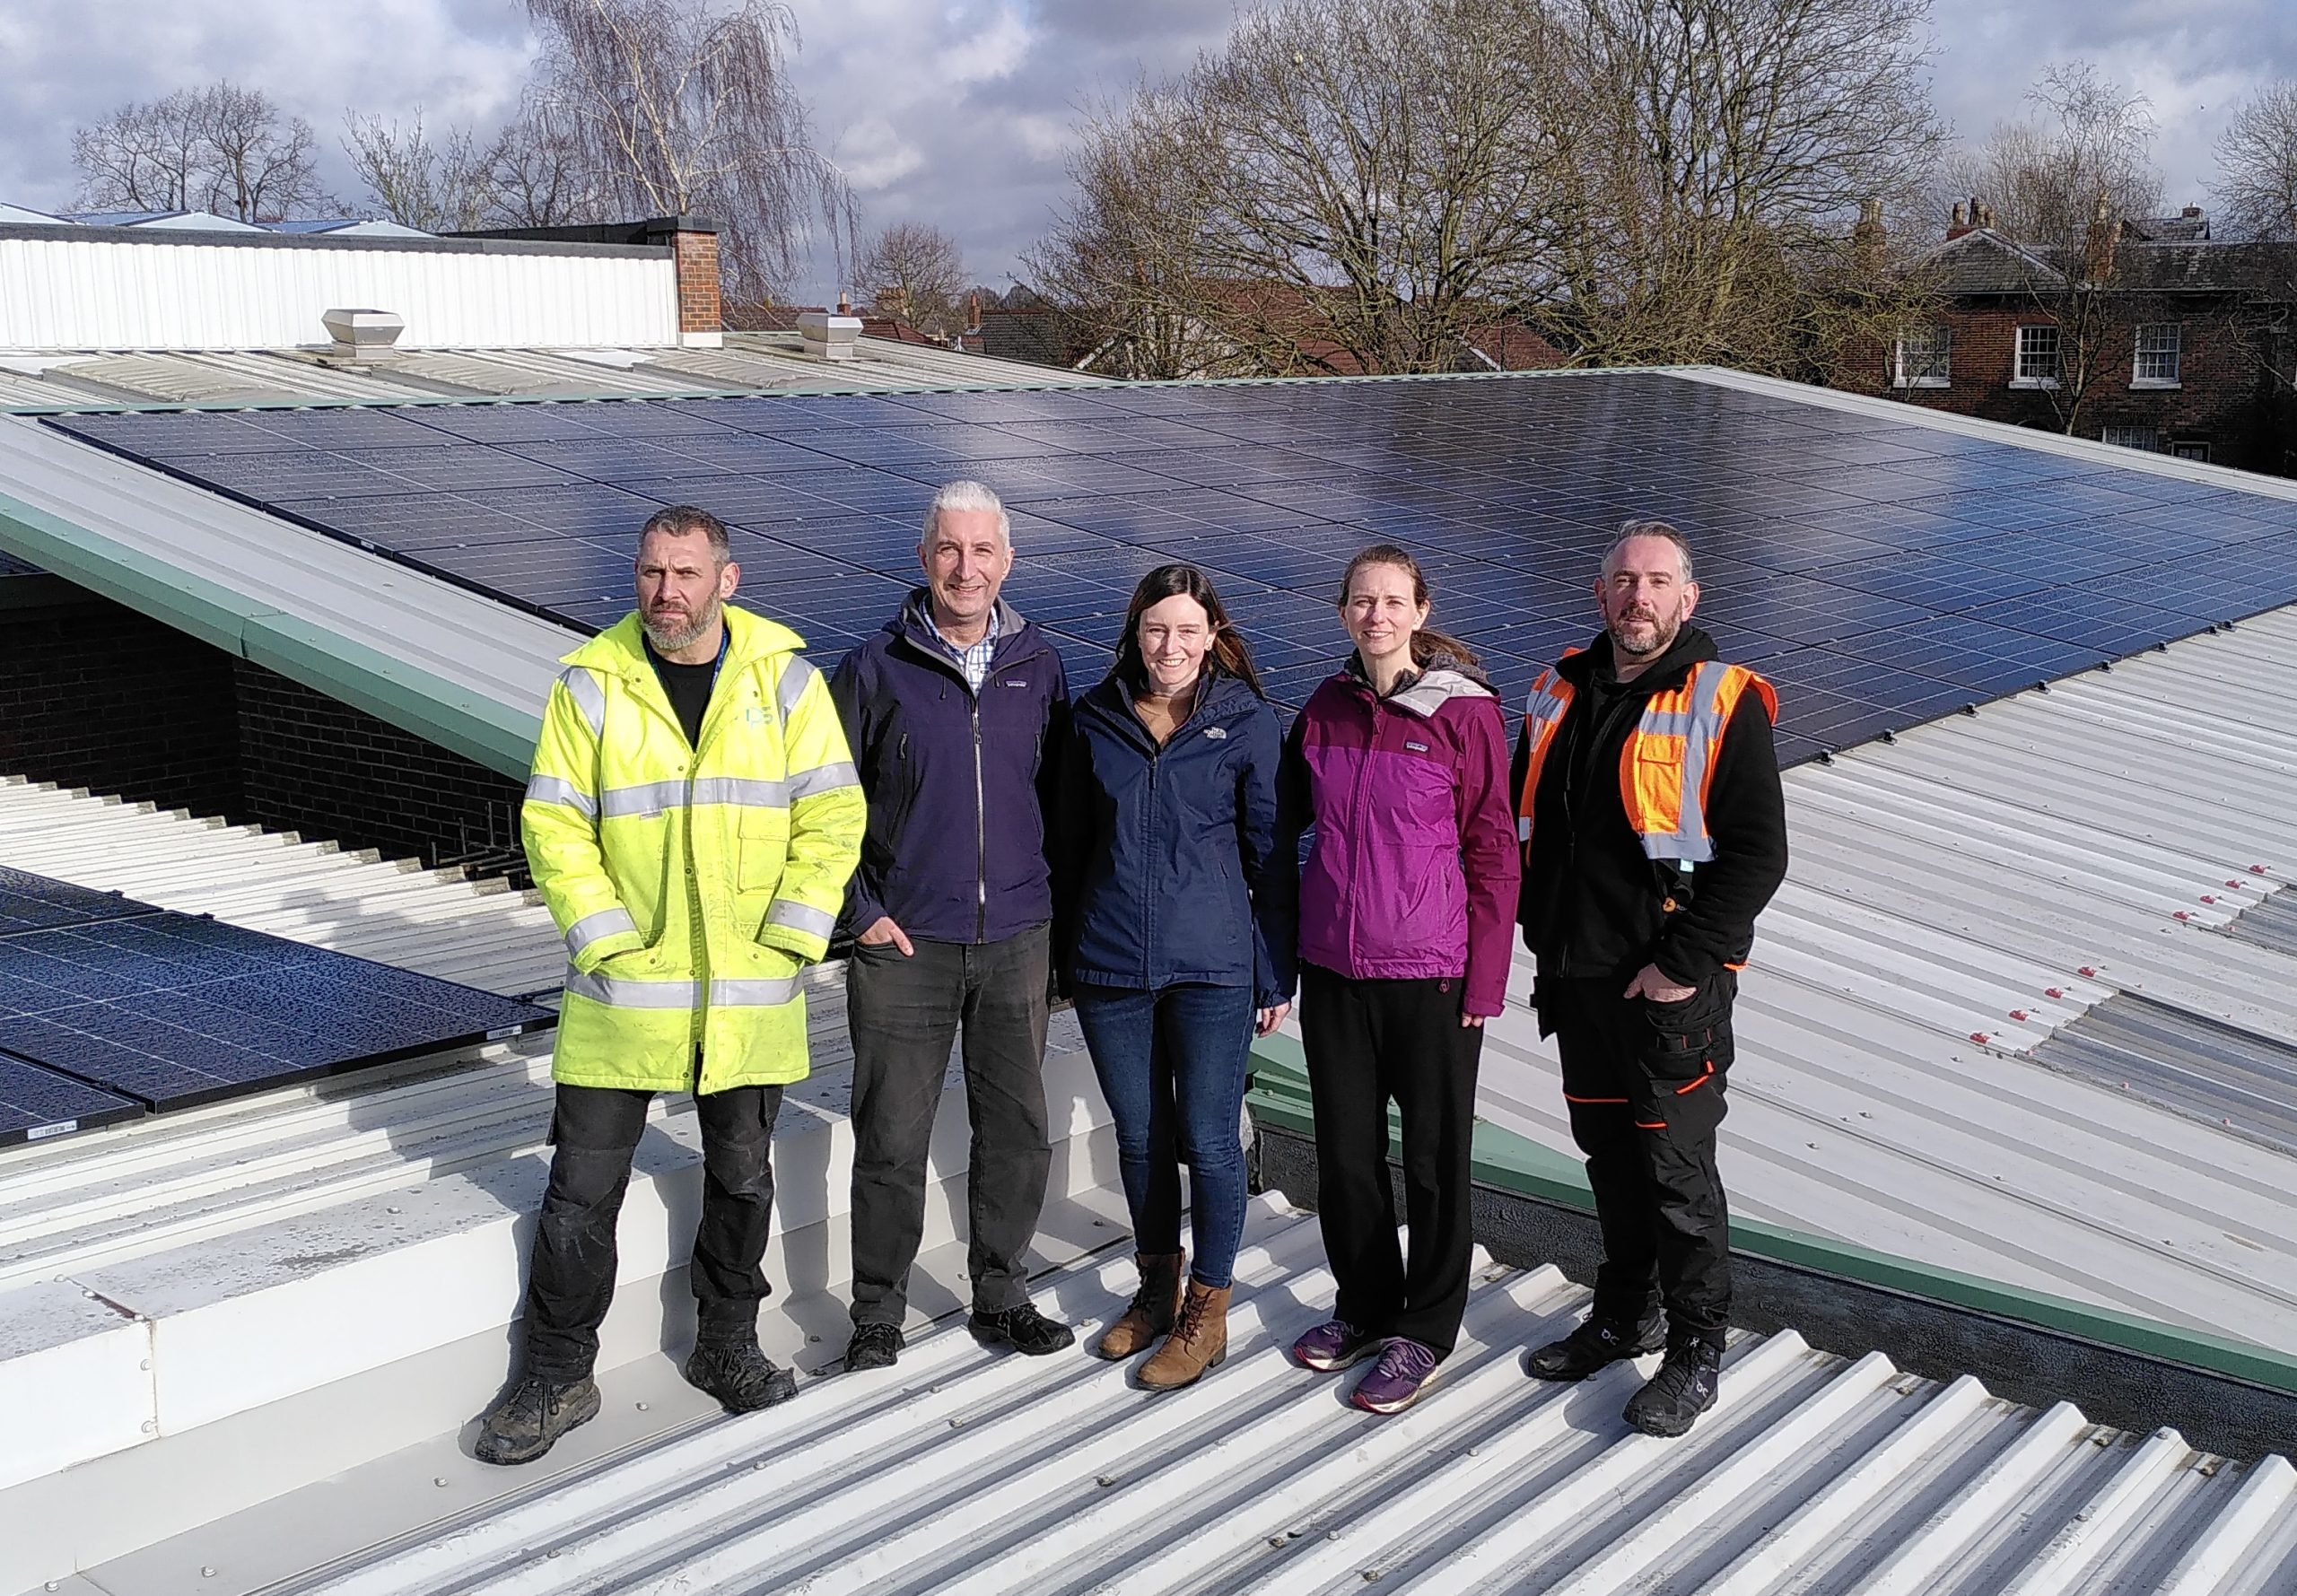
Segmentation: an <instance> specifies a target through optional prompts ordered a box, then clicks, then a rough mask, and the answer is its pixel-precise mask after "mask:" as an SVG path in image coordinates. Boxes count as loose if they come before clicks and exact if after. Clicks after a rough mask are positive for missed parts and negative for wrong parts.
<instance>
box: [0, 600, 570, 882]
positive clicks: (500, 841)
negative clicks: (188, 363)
mask: <svg viewBox="0 0 2297 1596" xmlns="http://www.w3.org/2000/svg"><path fill="white" fill-rule="evenodd" d="M23 582H38V583H40V584H43V588H42V594H43V596H46V595H54V594H61V595H63V597H57V598H55V599H54V601H52V602H49V601H46V600H45V597H44V598H43V601H42V602H39V603H31V604H28V603H25V602H23V601H22V600H21V599H13V600H12V599H11V598H10V597H9V595H8V594H6V593H4V592H0V775H11V776H24V777H29V778H31V780H33V781H55V782H58V783H61V784H62V785H65V786H67V787H84V788H86V789H89V790H91V791H93V792H100V793H106V794H112V795H116V796H118V797H120V798H131V799H137V800H149V801H151V802H153V803H157V804H160V805H162V806H163V807H168V808H180V809H189V810H191V811H192V812H193V813H194V814H197V815H221V816H223V818H225V819H227V820H231V821H232V822H234V823H240V824H245V823H249V822H253V823H255V824H261V825H266V826H272V827H275V828H278V829H282V830H290V831H296V832H300V833H302V834H303V835H304V836H305V837H307V838H310V839H313V840H327V841H332V842H341V843H342V844H344V845H345V847H349V848H374V849H378V850H381V852H382V853H384V854H385V855H386V856H388V857H390V858H394V859H419V860H421V861H422V862H423V863H424V864H425V865H429V866H434V867H436V866H442V865H443V866H452V865H463V866H466V867H467V868H470V869H471V870H472V871H473V872H474V873H475V874H479V875H486V876H507V877H509V878H510V879H511V880H512V881H513V882H515V883H516V884H517V885H526V884H527V876H526V865H525V860H524V859H523V858H522V857H521V856H520V850H519V838H518V813H519V811H518V803H519V797H520V783H519V782H516V781H510V780H507V779H505V778H504V777H502V776H498V775H496V774H495V773H494V772H493V771H490V770H487V769H486V768H485V767H484V766H481V765H477V764H474V763H471V762H470V761H469V760H467V759H465V758H463V757H462V756H461V755H459V754H452V753H450V752H449V751H448V750H446V749H444V748H441V747H439V746H437V745H435V744H432V743H429V742H426V741H424V739H423V738H421V737H414V736H411V735H409V734H408V733H406V732H403V731H401V730H399V729H398V728H396V727H393V726H390V725H389V724H387V723H386V722H384V721H381V720H376V719H375V718H374V717H373V716H371V715H368V714H365V713H363V712H362V711H358V710H354V709H352V708H351V707H350V706H348V705H346V704H342V703H338V702H336V701H335V700H333V699H330V698H328V697H327V696H325V695H324V694H322V693H315V692H313V691H312V690H311V689H310V688H308V687H305V686H303V685H301V684H300V683H296V682H293V681H291V680H289V679H288V678H287V677H285V676H280V675H278V674H276V673H275V672H273V671H269V670H266V669H265V668H264V667H261V666H259V665H253V664H250V663H249V662H248V661H247V660H244V659H240V658H236V657H235V656H233V655H231V654H229V653H226V652H225V651H224V650H221V649H218V648H214V647H212V646H210V645H209V644H206V643H204V642H201V641H199V640H198V639H197V638H194V637H190V636H188V635H187V634H186V633H183V632H178V631H176V630H175V629H174V628H173V627H170V626H167V625H164V624H161V623H160V622H157V621H153V620H148V619H146V618H145V617H144V616H143V615H138V614H137V613H136V612H135V611H134V610H131V609H127V608H126V607H124V606H120V605H116V604H113V603H111V602H110V601H109V600H107V599H103V598H100V597H97V596H95V595H94V594H92V593H87V592H84V591H83V590H81V589H73V588H70V587H69V586H68V585H67V584H65V583H64V582H63V581H62V580H60V579H58V578H55V577H45V576H43V577H32V578H13V579H5V585H13V584H15V583H23ZM0 856H4V849H0Z"/></svg>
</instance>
